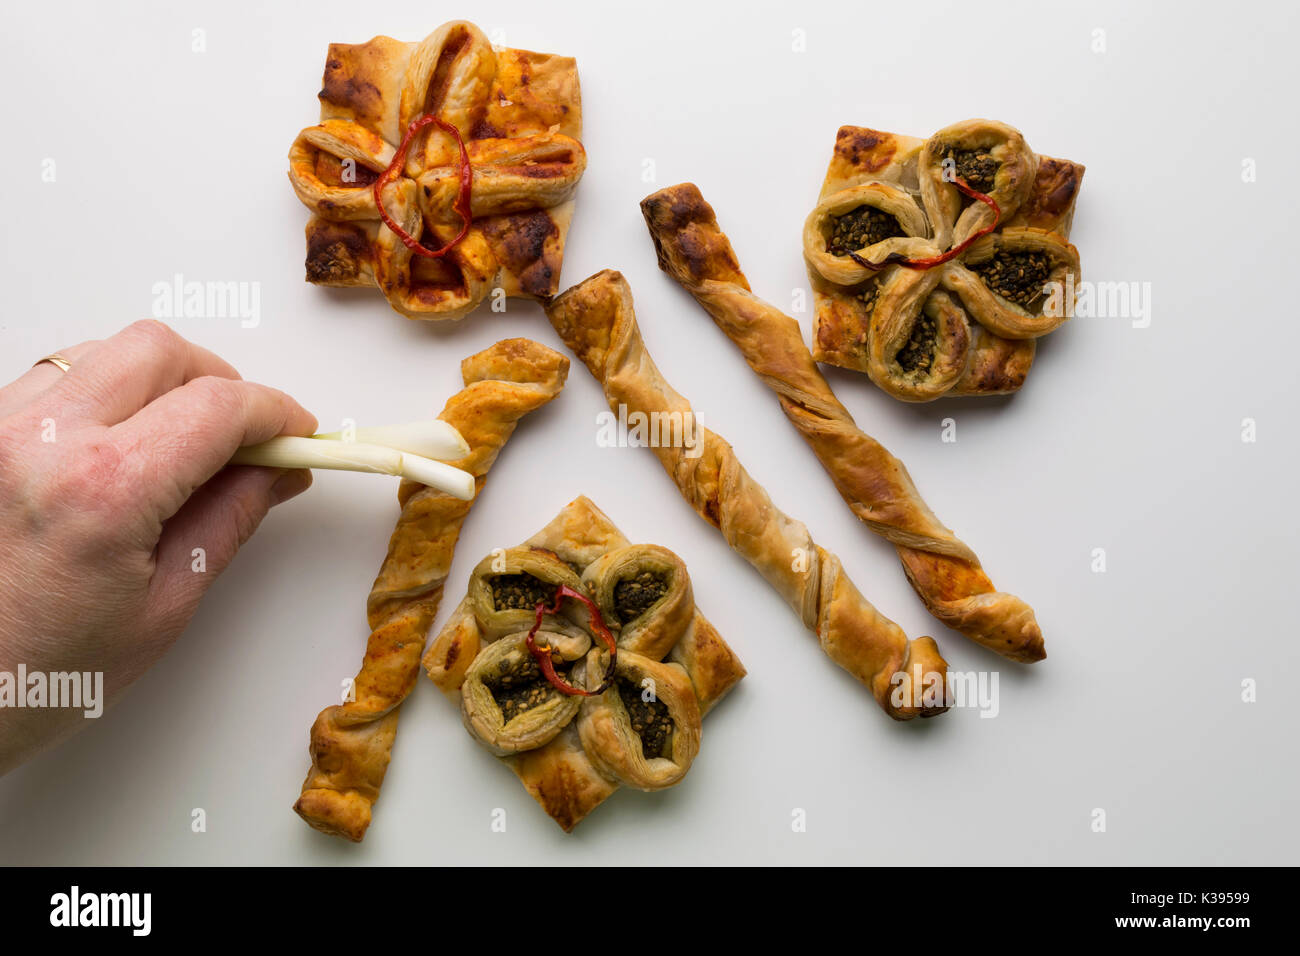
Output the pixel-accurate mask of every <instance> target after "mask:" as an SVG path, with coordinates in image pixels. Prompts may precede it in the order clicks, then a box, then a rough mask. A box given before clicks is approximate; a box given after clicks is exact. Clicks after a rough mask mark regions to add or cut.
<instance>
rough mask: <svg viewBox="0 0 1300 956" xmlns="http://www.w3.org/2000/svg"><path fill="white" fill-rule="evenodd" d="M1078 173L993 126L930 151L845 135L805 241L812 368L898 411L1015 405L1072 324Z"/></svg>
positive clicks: (935, 139)
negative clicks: (863, 386) (997, 400)
mask: <svg viewBox="0 0 1300 956" xmlns="http://www.w3.org/2000/svg"><path fill="white" fill-rule="evenodd" d="M1083 171H1084V170H1083V167H1082V166H1080V165H1079V164H1078V163H1073V162H1070V161H1068V160H1060V159H1053V158H1051V157H1048V156H1040V155H1037V154H1035V153H1034V152H1033V151H1032V150H1030V148H1029V146H1028V145H1027V144H1026V143H1025V139H1024V137H1023V136H1022V135H1021V134H1020V132H1019V131H1017V130H1015V129H1013V128H1011V127H1010V126H1007V125H1006V124H1004V123H998V122H994V121H992V120H967V121H965V122H961V123H956V124H954V125H952V126H949V127H947V128H946V129H942V130H940V131H939V132H937V133H935V134H934V135H933V136H931V137H930V138H929V139H927V140H920V139H914V138H912V137H908V136H899V135H895V134H893V133H882V132H879V131H877V130H872V129H864V128H862V127H857V126H844V127H841V128H840V131H839V133H838V135H837V136H836V141H835V152H834V154H833V155H832V157H831V163H830V168H829V170H828V171H827V173H826V180H825V182H824V184H823V186H822V194H821V200H820V201H819V202H818V204H817V206H816V208H814V209H813V211H812V213H810V214H809V216H808V218H807V220H806V221H805V223H804V230H803V250H804V259H805V260H806V262H807V264H808V276H809V279H810V281H811V283H812V287H813V295H814V298H815V300H816V319H815V322H814V329H813V356H814V357H815V358H816V359H817V361H819V362H826V363H828V364H831V365H838V366H840V367H842V368H851V369H855V370H857V371H862V372H866V373H867V374H868V375H869V376H870V378H871V380H872V381H873V382H875V383H876V384H877V385H878V386H880V388H882V389H883V390H884V391H886V392H888V393H889V394H890V395H893V396H894V397H895V398H899V399H902V400H903V401H912V402H923V401H930V400H932V399H935V398H938V397H940V396H941V395H948V394H951V395H996V394H1004V393H1007V392H1013V391H1016V390H1017V389H1019V388H1020V386H1021V385H1023V384H1024V381H1025V376H1026V375H1027V374H1028V371H1029V366H1030V365H1031V364H1032V362H1033V359H1034V350H1035V345H1034V340H1035V339H1037V338H1038V337H1040V336H1042V335H1046V334H1047V333H1048V332H1051V331H1052V330H1053V329H1055V328H1057V327H1058V326H1059V325H1060V324H1061V323H1062V322H1064V321H1065V320H1066V319H1067V318H1069V316H1070V315H1071V314H1072V312H1073V301H1072V299H1073V296H1074V291H1075V289H1076V288H1077V287H1078V282H1079V253H1078V251H1077V250H1076V249H1075V248H1074V246H1072V245H1070V242H1069V234H1070V226H1071V222H1072V220H1073V217H1074V206H1075V200H1076V199H1077V197H1078V191H1079V183H1080V181H1081V180H1082V178H1083Z"/></svg>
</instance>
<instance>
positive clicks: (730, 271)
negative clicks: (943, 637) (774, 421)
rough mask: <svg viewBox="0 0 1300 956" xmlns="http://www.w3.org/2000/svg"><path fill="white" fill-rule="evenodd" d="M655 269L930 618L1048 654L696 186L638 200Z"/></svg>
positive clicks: (1030, 620)
mask: <svg viewBox="0 0 1300 956" xmlns="http://www.w3.org/2000/svg"><path fill="white" fill-rule="evenodd" d="M641 211H642V213H643V214H644V215H645V220H646V224H647V225H648V226H649V228H650V236H651V238H652V239H653V240H654V244H655V249H656V251H657V252H658V256H659V266H660V268H661V269H663V270H664V272H666V273H668V274H669V275H670V276H672V277H673V278H674V279H676V280H677V281H678V282H679V283H681V285H682V287H683V288H685V289H686V291H688V292H689V293H690V294H691V295H693V296H694V297H695V299H696V301H698V302H699V303H700V305H702V306H704V308H705V310H706V311H707V312H708V313H709V315H711V316H712V317H713V320H714V322H716V323H717V325H718V328H720V329H722V331H723V332H725V333H726V334H727V337H728V338H729V339H731V340H732V341H733V342H734V343H735V344H736V345H737V346H738V347H739V348H740V351H741V353H742V354H743V355H744V356H745V361H746V362H748V363H749V366H750V368H752V369H753V370H754V371H755V372H756V373H758V376H759V378H761V379H762V380H763V382H764V384H766V385H767V386H768V387H769V388H770V389H772V391H774V392H776V394H777V396H778V398H780V400H781V408H782V410H783V411H784V412H785V414H786V417H787V418H789V419H790V421H791V422H792V423H793V424H794V426H795V428H797V429H799V433H800V434H801V435H803V437H804V439H805V440H806V441H807V442H808V444H809V445H810V446H811V447H812V450H813V452H814V453H815V454H816V455H817V458H818V459H819V460H820V461H821V463H822V465H823V466H824V467H825V468H826V470H827V472H829V473H830V476H831V478H832V479H834V481H835V487H836V488H837V489H839V492H840V494H841V495H842V496H843V497H844V500H845V501H846V502H847V503H848V505H849V507H850V508H851V509H852V510H853V513H854V514H856V515H857V516H858V517H859V518H861V519H862V521H863V522H864V523H865V524H866V525H867V527H869V528H871V530H872V531H874V532H876V533H877V534H879V535H880V536H881V537H883V538H885V539H886V540H887V541H889V542H891V543H892V544H893V545H894V546H895V547H896V548H897V549H898V556H899V559H900V560H901V561H902V562H903V569H904V571H906V572H907V579H908V580H909V581H911V582H912V587H913V588H915V589H916V593H917V594H918V595H920V597H921V600H922V601H924V602H925V606H926V607H927V608H929V610H930V613H931V614H933V615H934V616H935V617H937V618H938V619H939V620H940V621H942V622H943V623H944V624H946V625H948V626H949V627H951V628H952V629H953V630H956V631H960V632H961V633H962V634H965V635H966V636H967V637H969V638H970V639H971V640H973V641H975V642H976V643H978V644H982V645H983V646H984V647H987V648H989V649H991V650H994V651H997V652H998V653H999V654H1002V655H1004V656H1005V657H1009V658H1010V659H1011V660H1015V661H1038V660H1042V659H1043V658H1044V657H1045V656H1046V654H1045V652H1044V650H1043V634H1042V631H1041V630H1039V627H1038V622H1037V621H1036V620H1035V619H1034V612H1033V609H1032V608H1030V607H1029V605H1028V604H1026V603H1025V602H1024V601H1022V600H1020V598H1018V597H1016V596H1015V595H1012V594H1006V593H1004V592H1001V591H995V590H994V589H993V582H992V581H990V580H989V577H988V575H987V574H985V573H984V570H983V568H981V567H980V562H979V558H977V557H976V556H975V553H974V552H973V551H971V549H970V548H969V547H967V546H966V544H965V543H963V542H962V541H960V540H959V539H958V538H957V536H956V535H954V534H953V533H952V532H951V531H950V530H948V528H946V527H944V525H943V524H942V523H941V522H940V521H939V519H938V518H936V517H935V515H934V513H933V512H932V511H930V509H929V507H927V506H926V504H925V502H924V501H923V500H922V499H921V495H920V493H919V492H918V491H917V490H916V486H915V485H914V484H912V479H911V476H910V475H908V473H907V468H906V467H904V465H903V463H902V462H901V461H899V460H898V459H897V458H895V457H894V456H893V455H891V454H890V453H889V451H888V450H887V449H886V448H885V447H884V446H883V445H881V444H880V443H879V442H878V441H876V440H875V439H874V438H871V437H870V436H869V435H865V434H863V432H862V431H860V430H859V429H858V427H857V425H855V424H854V423H853V419H852V417H851V416H850V415H849V413H848V410H847V409H845V407H844V406H843V405H841V404H840V402H839V400H838V399H837V398H836V397H835V394H834V393H833V392H832V391H831V387H830V385H829V384H827V382H826V379H825V378H823V377H822V374H821V372H820V371H818V369H817V365H816V363H815V362H814V361H813V358H812V355H811V354H809V352H808V347H807V346H806V345H805V344H804V341H803V336H802V334H801V333H800V331H799V324H798V323H797V322H796V321H795V320H794V319H792V318H790V317H789V316H787V315H785V314H784V313H782V312H781V311H780V310H779V309H776V308H774V307H773V306H771V305H768V304H767V303H766V302H764V301H762V300H761V299H759V298H757V297H756V296H755V295H754V294H753V293H751V292H750V290H749V282H748V281H747V280H746V279H745V276H744V273H742V272H741V271H740V264H739V262H738V261H737V260H736V255H735V253H734V252H733V251H732V248H731V243H730V242H729V241H728V239H727V237H726V236H725V235H724V234H723V232H722V230H721V229H719V228H718V222H717V219H716V218H715V217H714V214H713V208H712V207H711V206H710V205H709V204H708V203H707V202H705V201H704V197H703V196H701V195H700V191H699V189H698V188H696V186H695V185H694V184H692V183H683V184H681V185H679V186H671V187H669V188H668V189H664V190H660V191H659V192H657V193H655V194H653V195H651V196H648V197H647V198H646V199H644V200H643V201H642V203H641Z"/></svg>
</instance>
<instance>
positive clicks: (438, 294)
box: [289, 21, 587, 319]
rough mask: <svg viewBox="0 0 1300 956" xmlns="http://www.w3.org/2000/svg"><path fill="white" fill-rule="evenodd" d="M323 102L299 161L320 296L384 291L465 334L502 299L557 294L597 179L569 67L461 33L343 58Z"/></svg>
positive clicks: (379, 43) (383, 45)
mask: <svg viewBox="0 0 1300 956" xmlns="http://www.w3.org/2000/svg"><path fill="white" fill-rule="evenodd" d="M319 99H320V103H321V122H320V123H319V124H318V125H316V126H310V127H308V128H307V129H304V130H303V131H302V132H301V133H299V134H298V137H297V139H295V140H294V143H293V146H292V148H291V149H290V150H289V179H290V181H291V182H292V184H293V188H294V191H295V192H296V193H297V194H298V198H299V199H300V200H302V202H303V204H304V205H306V206H307V208H308V209H310V210H311V211H312V213H313V216H312V218H311V220H310V221H309V222H308V223H307V263H306V265H307V281H308V282H313V283H316V284H318V285H330V286H367V285H374V286H378V287H379V289H380V291H382V292H383V293H384V295H385V296H386V297H387V299H388V301H389V303H390V304H391V305H392V307H393V308H394V309H396V310H397V311H398V312H401V313H402V314H403V315H406V316H408V317H410V318H418V319H454V318H460V317H461V316H463V315H465V314H467V313H468V312H470V311H471V310H472V309H474V308H475V307H476V306H477V305H479V304H480V303H481V302H482V301H483V300H484V299H485V298H486V297H487V296H488V294H489V293H490V292H491V291H492V290H493V289H494V288H500V289H501V290H502V291H503V292H504V294H505V295H508V296H524V297H530V298H538V299H541V298H547V297H549V296H552V295H554V294H555V292H556V291H557V289H558V288H559V279H560V264H561V261H562V259H563V255H564V240H565V236H566V234H567V232H568V229H569V222H570V220H571V219H572V217H573V198H572V197H573V193H574V190H575V189H576V188H577V185H578V180H579V179H581V177H582V173H583V170H584V169H585V168H586V164H587V157H586V153H585V152H584V150H583V148H582V143H581V142H579V138H580V137H581V135H582V104H581V98H580V95H579V91H578V73H577V66H576V64H575V63H574V61H573V60H572V59H571V58H569V57H561V56H552V55H549V54H541V53H529V52H527V51H524V50H511V49H494V48H493V47H492V45H491V44H490V43H489V42H488V40H487V37H485V36H484V35H483V33H482V31H481V30H479V28H478V27H476V26H474V25H473V24H472V23H467V22H465V21H453V22H451V23H446V24H444V25H443V26H441V27H439V28H438V29H437V30H435V31H434V32H433V33H432V34H430V35H429V36H428V37H426V38H425V39H424V40H423V41H421V42H419V43H401V42H399V41H397V40H393V39H391V38H389V37H383V36H380V37H375V38H374V39H373V40H371V41H370V42H369V43H362V44H356V45H350V44H339V43H335V44H331V45H330V49H329V56H328V58H327V59H326V62H325V76H324V79H323V81H322V85H321V91H320V94H319Z"/></svg>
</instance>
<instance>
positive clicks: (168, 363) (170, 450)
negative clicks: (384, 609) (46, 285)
mask: <svg viewBox="0 0 1300 956" xmlns="http://www.w3.org/2000/svg"><path fill="white" fill-rule="evenodd" d="M60 354H61V355H63V356H64V357H65V358H67V359H68V360H69V361H70V362H71V366H72V367H71V370H70V371H68V372H63V371H61V370H60V369H59V368H58V367H56V366H54V365H51V364H49V363H47V362H46V363H41V364H40V365H37V366H35V367H33V368H32V369H30V370H29V371H28V372H27V373H26V374H24V375H23V376H22V377H21V378H19V379H18V380H17V381H15V382H13V383H11V384H9V385H7V386H5V387H4V388H0V672H9V673H16V672H17V669H18V665H19V664H20V663H21V664H25V665H26V668H27V672H28V673H31V672H33V671H40V672H44V673H52V672H60V671H79V672H85V671H90V672H102V673H103V675H104V693H105V696H106V698H107V701H108V703H110V704H111V703H112V701H113V700H115V699H116V698H118V697H120V696H121V694H122V692H123V691H124V690H125V689H126V688H127V687H128V686H129V685H130V684H131V683H132V682H133V681H135V680H136V679H137V678H139V677H140V675H141V674H143V673H144V672H145V671H146V670H147V669H148V668H149V667H150V666H152V665H153V664H154V663H155V662H157V661H158V659H159V658H160V657H162V655H163V654H164V653H165V652H166V650H167V649H168V648H169V647H170V646H171V645H172V643H173V642H174V641H175V640H176V639H177V638H178V637H179V636H180V634H181V632H182V631H183V630H184V629H185V626H186V624H188V622H189V620H190V618H191V617H192V616H193V615H194V611H195V609H196V608H197V607H198V603H199V600H200V599H201V598H202V597H203V594H204V592H205V591H207V589H208V587H209V586H210V585H211V584H212V582H213V581H214V580H215V579H216V577H217V575H219V574H220V573H221V572H222V571H223V570H224V569H225V568H226V566H227V565H228V564H229V563H230V561H231V559H233V558H234V556H235V552H236V551H238V550H239V548H240V546H241V545H242V544H243V543H244V542H245V541H247V540H248V538H249V536H250V535H252V533H253V532H254V531H255V530H256V529H257V526H258V525H259V524H260V523H261V521H262V519H263V518H264V517H265V516H266V514H267V512H268V511H269V510H270V509H271V508H272V507H274V506H275V505H277V504H280V503H281V502H284V501H287V500H288V499H289V498H292V497H293V496H294V495H297V494H299V493H301V492H302V491H305V490H306V489H307V488H308V486H310V484H311V473H310V472H308V471H288V472H286V471H283V470H279V469H272V468H254V467H238V466H227V465H226V462H228V461H229V460H230V457H231V456H232V455H233V454H234V453H235V450H236V449H238V448H239V447H241V446H243V445H252V444H256V443H258V442H262V441H265V440H267V439H269V438H274V437H275V436H277V435H310V434H312V433H313V432H315V431H316V419H315V418H314V417H313V416H312V415H311V414H310V413H309V412H307V411H306V410H304V409H303V408H302V407H301V406H300V405H298V403H297V402H295V401H294V400H293V399H292V398H290V397H289V396H288V395H285V394H284V393H283V392H280V391H277V390H276V389H273V388H269V387H267V386H265V385H258V384H254V383H252V382H245V381H243V380H242V379H241V378H240V377H239V373H238V372H236V371H235V370H234V369H233V368H232V367H231V366H230V365H228V364H227V363H226V362H225V361H223V360H222V359H220V358H218V357H217V356H216V355H214V354H213V353H211V352H209V351H207V350H206V349H203V348H200V347H198V346H196V345H194V344H192V343H190V342H188V341H186V340H185V339H183V338H182V337H181V336H179V335H178V334H176V333H175V332H173V331H172V330H171V329H169V328H168V327H167V326H165V325H163V324H161V323H159V322H152V321H145V322H137V323H135V324H134V325H131V326H129V327H128V328H126V329H124V330H123V331H122V332H119V333H118V334H117V335H114V336H113V337H111V338H108V339H105V340H103V341H96V342H83V343H82V344H80V345H75V346H73V347H71V348H68V349H64V350H62V351H61V352H60ZM51 438H53V440H50V439H51ZM195 548H202V549H203V555H204V563H205V564H206V570H205V571H203V572H201V573H200V572H196V571H195V570H194V559H193V554H194V549H195ZM85 723H86V719H85V717H84V714H83V711H81V710H75V709H69V708H61V709H55V708H48V707H46V708H24V709H17V708H14V707H0V775H2V774H4V773H7V772H8V771H9V770H11V769H13V768H14V767H16V766H18V765H19V764H20V763H22V762H23V761H25V760H27V759H28V758H29V757H31V756H32V755H34V754H35V753H37V752H38V751H40V750H42V749H44V748H45V747H48V746H50V745H51V744H53V743H55V742H56V741H58V740H60V739H62V738H63V737H65V736H67V735H68V734H70V733H73V732H74V731H76V730H77V729H78V728H79V727H80V726H83V725H84V724H85Z"/></svg>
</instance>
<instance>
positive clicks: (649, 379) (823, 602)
mask: <svg viewBox="0 0 1300 956" xmlns="http://www.w3.org/2000/svg"><path fill="white" fill-rule="evenodd" d="M692 239H693V240H694V241H692V242H689V243H687V244H685V249H686V255H685V260H686V264H685V265H684V268H686V269H687V270H690V269H691V268H693V267H694V266H696V265H698V266H700V267H701V268H702V267H703V266H704V264H705V263H706V262H708V261H710V256H709V252H708V250H709V247H710V243H717V242H725V237H719V236H717V235H712V236H711V235H709V234H708V233H693V234H692ZM737 274H738V270H737ZM740 281H742V282H743V281H744V277H743V276H741V277H740ZM546 314H547V317H548V318H549V319H550V320H551V325H553V326H554V327H555V330H556V331H557V332H558V333H559V334H560V337H561V338H562V339H564V343H565V344H566V345H567V346H568V347H569V348H570V349H572V350H573V352H574V353H575V354H576V355H577V356H578V358H580V359H581V360H582V362H583V364H585V365H586V366H587V369H588V370H589V371H590V372H591V374H592V375H594V376H595V377H596V380H597V381H599V382H600V383H601V385H602V386H603V387H604V391H605V398H606V400H607V401H608V402H609V405H610V408H614V409H617V408H618V407H620V406H625V407H626V409H627V410H628V411H629V412H641V413H644V414H647V415H650V414H657V415H668V416H673V417H675V418H676V419H677V420H678V421H683V422H685V421H694V412H693V411H692V410H691V406H690V403H689V402H687V401H686V399H685V398H684V397H683V396H681V395H679V394H678V393H677V392H676V391H674V390H673V387H672V386H671V385H669V384H668V382H667V380H665V379H664V377H663V375H662V373H660V371H659V369H658V368H657V367H656V366H655V363H654V360H653V359H652V358H651V357H650V354H649V352H648V351H647V350H646V347H645V342H644V341H643V340H642V338H641V331H640V329H639V328H637V323H636V314H635V312H634V310H633V306H632V292H631V290H630V289H629V288H628V285H627V282H626V280H625V279H624V278H623V276H622V275H620V274H619V273H617V272H613V271H611V270H605V271H604V272H599V273H597V274H596V275H594V276H591V277H590V278H588V279H585V280H583V281H582V282H580V283H578V284H577V285H576V286H573V287H572V288H570V289H567V290H566V291H565V292H563V293H562V294H561V295H559V296H558V297H557V298H556V299H555V300H554V301H553V302H551V303H550V305H548V306H547V309H546ZM650 450H651V451H652V452H653V453H654V454H655V456H656V457H657V458H658V459H659V463H660V464H661V465H662V466H663V469H664V471H666V472H667V473H668V476H669V477H670V478H671V479H672V480H673V483H674V484H676V485H677V489H678V491H680V492H681V494H682V497H684V498H685V499H686V501H687V502H688V503H689V504H690V506H691V507H692V508H693V509H694V510H695V512H696V513H697V514H698V515H699V516H700V517H702V518H703V519H704V520H705V521H707V522H708V523H709V524H711V525H713V527H715V528H717V529H718V530H719V531H720V532H721V533H722V535H723V537H724V538H725V539H726V540H727V543H728V544H729V545H731V547H732V548H733V549H734V550H735V551H736V552H737V553H738V554H739V555H740V556H741V557H743V558H744V559H745V560H746V561H748V562H749V563H750V564H751V565H753V567H754V568H755V570H757V571H758V572H759V573H760V574H761V575H762V576H763V577H764V579H766V581H767V582H768V584H770V585H771V586H772V587H773V588H774V589H775V590H776V591H777V593H778V594H780V595H781V597H782V598H783V599H784V600H785V602H786V603H787V604H789V605H790V607H791V608H793V609H794V611H795V613H797V614H798V615H799V619H800V620H801V621H802V622H803V625H804V627H806V628H808V629H809V630H811V631H813V632H814V633H815V634H816V635H817V638H818V640H819V641H820V643H821V647H822V650H823V651H825V653H826V655H827V656H828V657H830V659H831V660H833V661H834V662H835V663H836V664H838V665H839V666H840V667H842V668H844V669H845V670H847V671H848V672H849V673H850V674H852V675H853V676H854V677H855V678H857V679H858V680H859V681H860V682H861V683H863V684H865V685H866V686H867V688H868V689H869V690H870V691H871V694H872V696H873V697H874V698H875V699H876V702H877V703H878V704H879V705H880V706H881V708H882V709H883V710H884V711H885V713H887V714H888V715H889V716H890V717H893V718H894V719H895V720H910V719H912V718H914V717H918V716H919V717H931V716H934V715H936V714H939V713H942V712H943V710H944V709H945V708H944V706H941V705H939V704H937V703H936V704H932V703H929V702H925V701H922V702H920V703H918V702H917V701H916V700H915V698H913V699H911V700H909V699H908V698H907V697H906V696H905V695H895V694H894V690H895V689H896V688H897V687H899V686H903V684H904V683H905V682H906V681H909V680H910V681H911V682H912V683H913V686H916V687H926V686H939V687H942V686H944V679H945V673H946V671H947V663H946V662H945V661H944V659H943V657H942V656H941V655H940V654H939V649H938V647H937V646H936V645H935V642H934V640H933V639H932V638H929V637H919V638H917V639H916V640H912V641H909V640H908V639H907V635H906V634H904V633H903V629H902V628H900V627H899V626H898V625H897V624H895V623H894V622H893V621H891V620H889V619H888V618H886V617H885V616H884V615H882V614H881V613H880V612H879V611H877V610H876V609H875V608H874V607H872V605H871V603H870V602H869V601H868V600H867V599H866V598H864V597H863V596H862V594H861V593H860V592H859V591H858V589H857V587H856V586H855V585H854V584H853V582H852V581H851V580H849V577H848V575H846V574H845V573H844V569H843V567H842V566H841V564H840V560H839V558H838V557H836V556H835V555H834V554H832V553H831V552H829V551H827V550H826V549H825V548H822V547H819V546H818V545H817V544H816V543H815V542H814V541H813V538H812V535H811V534H809V532H808V529H807V528H806V527H805V526H804V524H803V523H802V522H800V521H797V520H796V519H794V518H792V517H790V516H789V515H787V514H785V513H784V512H782V511H781V510H780V509H778V508H777V507H776V505H774V504H773V503H772V499H771V498H770V497H769V496H768V494H767V491H766V490H765V489H764V488H763V486H762V485H760V484H759V483H758V482H757V481H755V480H754V478H753V477H752V476H751V475H750V474H749V472H747V471H746V470H745V469H744V467H743V466H742V465H741V464H740V461H739V459H737V457H736V453H735V452H734V451H733V450H732V448H731V446H730V445H728V444H727V443H726V442H725V441H723V439H722V438H721V437H719V436H718V435H716V434H714V433H713V432H711V431H709V430H708V429H706V428H699V429H698V436H697V441H696V442H692V448H690V449H687V448H685V447H684V446H683V445H680V444H679V445H674V444H671V443H660V444H658V445H656V446H654V447H652V448H651V449H650Z"/></svg>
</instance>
